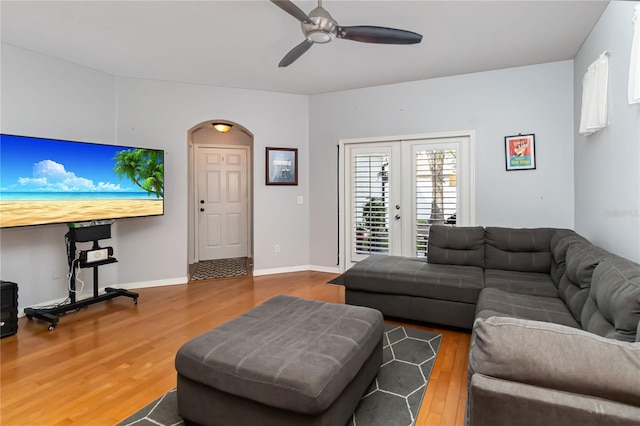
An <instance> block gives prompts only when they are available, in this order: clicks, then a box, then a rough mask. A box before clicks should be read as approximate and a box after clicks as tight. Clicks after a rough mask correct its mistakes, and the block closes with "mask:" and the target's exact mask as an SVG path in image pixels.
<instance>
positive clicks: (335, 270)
mask: <svg viewBox="0 0 640 426" xmlns="http://www.w3.org/2000/svg"><path fill="white" fill-rule="evenodd" d="M302 271H315V272H328V273H331V274H339V273H340V268H339V267H337V266H335V267H334V266H318V265H299V266H287V267H284V268H272V269H258V270H256V271H253V276H254V277H259V276H261V275H274V274H288V273H289V272H302Z"/></svg>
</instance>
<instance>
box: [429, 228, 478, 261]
mask: <svg viewBox="0 0 640 426" xmlns="http://www.w3.org/2000/svg"><path fill="white" fill-rule="evenodd" d="M428 244H429V247H428V252H427V253H428V254H427V259H428V262H429V263H439V264H446V265H464V266H478V267H480V268H482V267H483V266H484V228H483V227H482V226H450V225H431V228H430V229H429V243H428Z"/></svg>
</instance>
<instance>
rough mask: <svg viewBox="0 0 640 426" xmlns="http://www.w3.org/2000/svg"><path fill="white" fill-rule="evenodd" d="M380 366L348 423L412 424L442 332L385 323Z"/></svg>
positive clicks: (357, 425)
mask: <svg viewBox="0 0 640 426" xmlns="http://www.w3.org/2000/svg"><path fill="white" fill-rule="evenodd" d="M384 341H385V343H384V347H383V349H382V366H381V367H380V371H379V372H378V376H377V377H376V379H375V380H374V381H373V383H371V386H369V389H368V390H367V392H366V393H365V394H364V396H363V397H362V399H361V400H360V403H359V404H358V406H357V407H356V411H355V412H354V413H353V417H352V418H351V421H350V422H349V423H347V425H350V426H362V425H367V426H390V425H393V426H405V425H406V426H411V425H413V424H414V423H415V421H416V417H417V415H418V411H419V410H420V403H421V402H422V397H423V396H424V392H425V391H426V389H427V382H428V381H429V377H430V376H431V371H432V370H433V364H434V362H435V360H436V354H437V353H438V349H440V343H441V342H442V335H441V334H438V333H433V332H430V331H423V330H416V329H413V328H407V327H401V326H396V325H389V324H385V335H384Z"/></svg>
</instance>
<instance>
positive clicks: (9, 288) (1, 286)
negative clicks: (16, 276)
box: [0, 281, 18, 337]
mask: <svg viewBox="0 0 640 426" xmlns="http://www.w3.org/2000/svg"><path fill="white" fill-rule="evenodd" d="M0 324H1V325H2V327H1V332H0V337H7V336H11V335H13V334H16V333H17V332H18V284H16V283H12V282H9V281H0Z"/></svg>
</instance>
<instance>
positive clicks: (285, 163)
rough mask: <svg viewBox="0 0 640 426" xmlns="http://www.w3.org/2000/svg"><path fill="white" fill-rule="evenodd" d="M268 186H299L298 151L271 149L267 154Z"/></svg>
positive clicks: (294, 149)
mask: <svg viewBox="0 0 640 426" xmlns="http://www.w3.org/2000/svg"><path fill="white" fill-rule="evenodd" d="M266 159H267V164H266V168H265V170H266V184H267V185H297V184H298V149H297V148H271V147H267V153H266Z"/></svg>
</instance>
